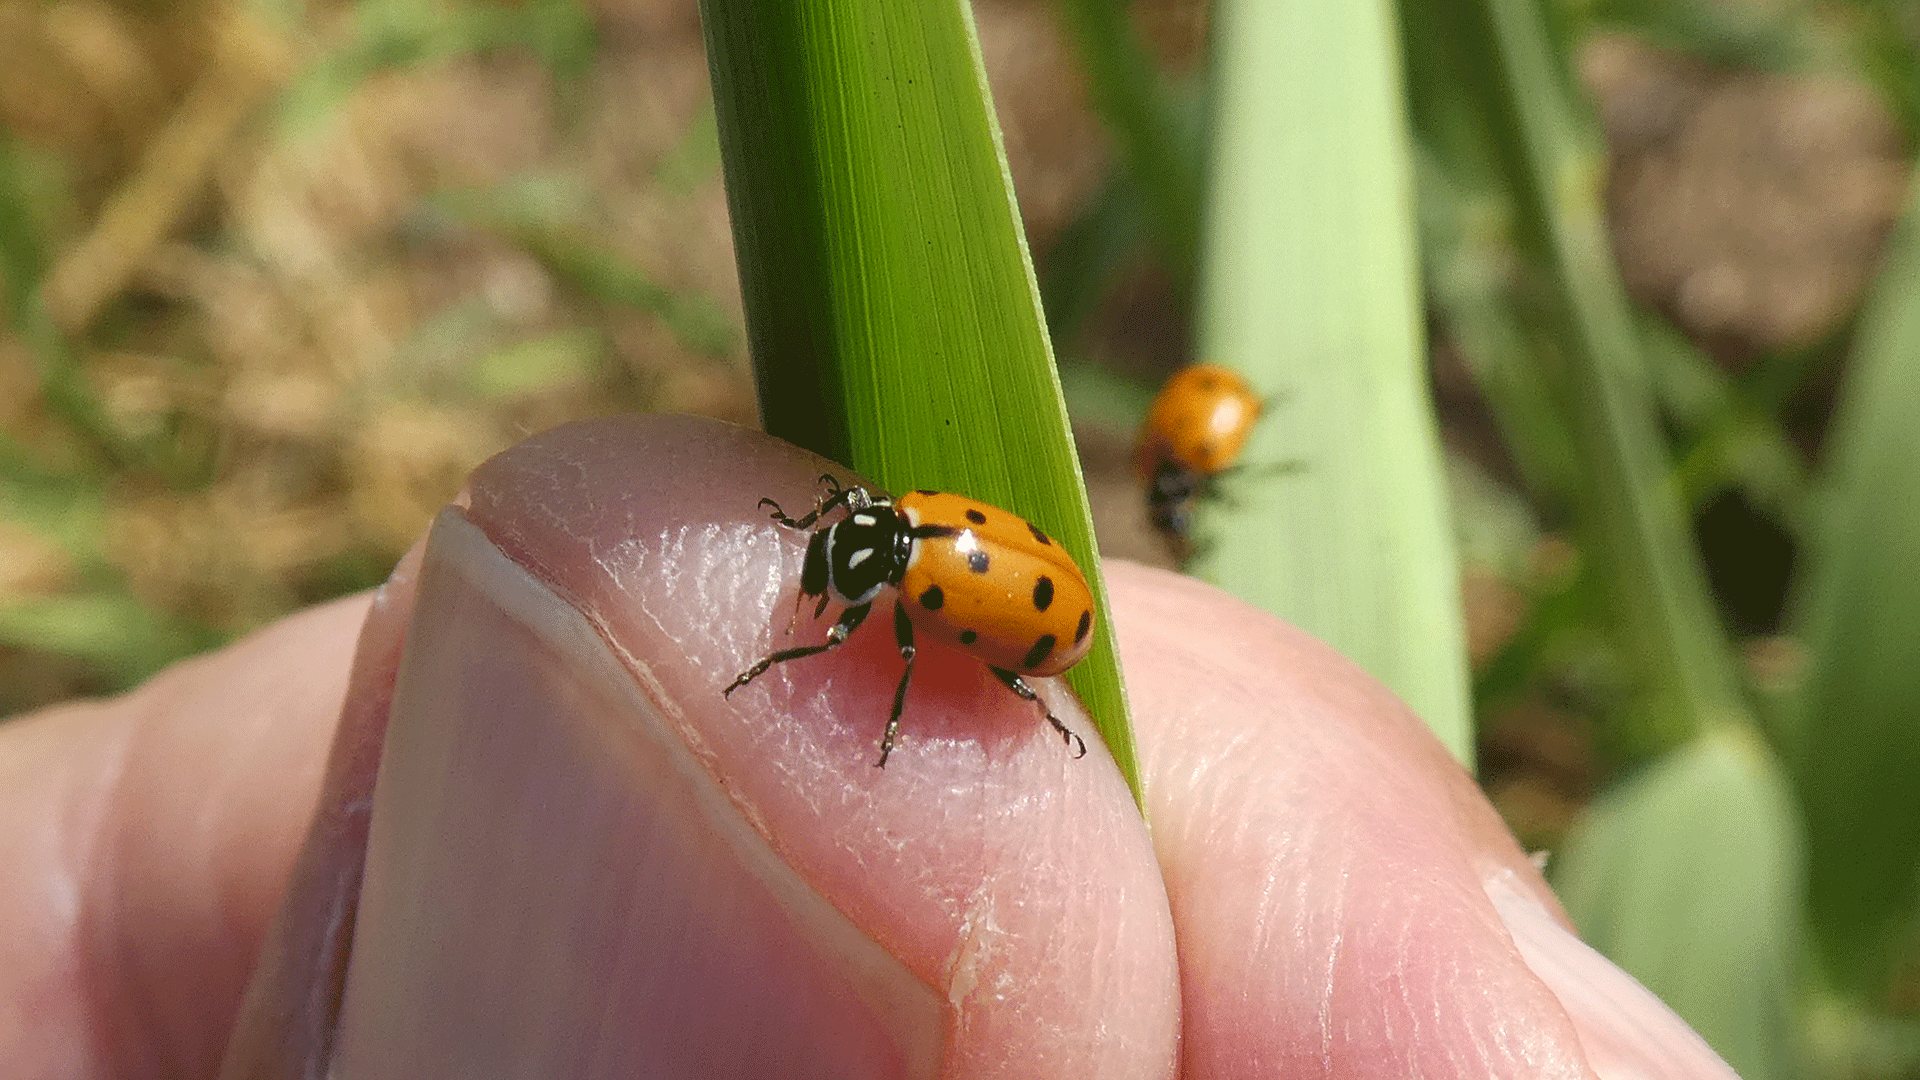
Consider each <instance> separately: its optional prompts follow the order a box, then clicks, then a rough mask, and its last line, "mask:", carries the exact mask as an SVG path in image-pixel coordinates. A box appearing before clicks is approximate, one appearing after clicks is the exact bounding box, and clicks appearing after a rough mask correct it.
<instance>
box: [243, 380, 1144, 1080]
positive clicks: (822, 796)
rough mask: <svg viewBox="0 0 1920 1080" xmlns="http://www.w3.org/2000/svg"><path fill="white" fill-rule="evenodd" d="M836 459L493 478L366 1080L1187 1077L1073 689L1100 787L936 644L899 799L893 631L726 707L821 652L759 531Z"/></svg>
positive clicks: (447, 651) (907, 742)
mask: <svg viewBox="0 0 1920 1080" xmlns="http://www.w3.org/2000/svg"><path fill="white" fill-rule="evenodd" d="M827 464H828V463H826V462H823V461H821V460H819V459H816V458H814V457H812V456H811V455H807V454H805V453H803V452H801V451H798V450H795V449H793V448H791V447H788V446H785V445H784V444H780V443H777V442H776V441H774V440H772V439H769V438H767V437H766V436H763V435H759V434H757V433H753V432H749V431H746V430H744V429H739V428H734V427H729V426H726V425H722V424H718V423H715V422H712V421H704V420H696V419H692V418H686V417H647V418H625V419H618V420H603V421H592V422H587V423H582V424H576V425H571V426H569V427H566V428H561V429H558V430H556V431H553V432H549V433H547V434H545V435H542V436H539V437H537V438H535V439H533V440H531V441H530V442H528V443H525V444H522V445H521V446H519V447H516V448H515V449H513V450H510V451H507V452H506V453H504V454H502V455H500V456H499V457H497V458H495V459H493V460H492V461H490V462H489V463H487V464H486V465H484V466H482V467H481V468H480V469H479V470H478V471H477V472H476V473H475V475H474V477H473V479H472V482H471V484H470V488H469V494H468V497H467V499H466V505H465V506H464V507H463V508H461V509H457V510H449V511H447V512H445V513H444V514H442V516H441V518H440V519H439V520H438V521H437V522H436V523H435V526H434V529H433V532H432V535H431V537H430V539H429V541H428V543H427V546H426V551H425V554H424V558H423V562H422V565H421V568H420V571H419V578H418V597H417V600H416V602H415V605H414V608H413V613H412V618H411V622H410V625H409V628H408V630H407V645H406V652H405V657H404V660H403V661H402V662H401V664H400V667H399V671H398V675H397V678H396V680H395V681H394V683H393V685H392V708H391V713H390V719H389V721H388V726H387V734H386V741H385V747H384V750H383V756H382V760H381V763H380V771H379V780H378V786H377V791H376V792H375V794H374V797H373V812H372V827H371V831H370V835H369V837H368V839H367V841H366V849H365V884H364V887H363V890H362V892H361V893H360V901H359V909H358V915H357V926H356V929H355V932H354V934H353V941H352V957H351V960H350V962H349V964H348V967H347V972H346V978H345V987H344V991H343V994H342V996H341V999H340V1005H339V1014H338V1026H337V1035H336V1036H335V1038H336V1045H335V1049H334V1051H333V1053H332V1058H331V1068H332V1071H333V1075H335V1076H338V1077H341V1078H343V1080H344V1078H355V1077H367V1076H376V1077H377V1076H407V1077H432V1076H468V1075H475V1074H489V1073H498V1072H500V1071H502V1066H503V1065H507V1066H510V1068H511V1070H512V1071H513V1072H515V1073H518V1074H531V1075H598V1074H601V1073H608V1074H627V1073H644V1074H646V1075H653V1076H670V1075H685V1076H714V1075H727V1076H757V1075H769V1076H772V1075H779V1076H792V1075H835V1076H889V1075H934V1074H936V1073H937V1074H939V1075H943V1076H952V1077H971V1076H989V1075H1028V1076H1033V1075H1039V1076H1045V1075H1060V1076H1065V1075H1098V1076H1103V1077H1106V1076H1116V1077H1126V1076H1142V1077H1146V1076H1167V1075H1169V1074H1170V1073H1171V1071H1172V1069H1173V1060H1174V1052H1175V1044H1176V1040H1175V1025H1176V1009H1177V1006H1176V998H1175V995H1176V993H1177V990H1176V977H1175V973H1174V956H1173V945H1172V932H1171V921H1170V917H1169V915H1168V912H1167V906H1166V898H1165V893H1164V890H1163V888H1162V886H1161V883H1160V879H1159V876H1158V871H1157V869H1156V867H1155V864H1154V861H1153V854H1152V850H1151V847H1150V845H1149V843H1148V840H1147V836H1146V832H1145V829H1144V827H1143V826H1142V824H1141V822H1140V820H1139V817H1138V814H1137V813H1136V812H1135V810H1134V809H1133V806H1132V804H1131V802H1130V800H1129V798H1128V796H1127V792H1126V788H1125V786H1124V784H1123V783H1122V782H1121V780H1120V778H1119V776H1118V774H1117V772H1116V770H1114V768H1113V766H1112V763H1111V761H1110V760H1109V759H1108V758H1107V757H1106V756H1105V754H1104V751H1103V750H1102V749H1101V748H1099V747H1098V746H1097V740H1095V739H1094V738H1092V737H1091V736H1092V734H1093V732H1092V727H1091V725H1090V724H1089V723H1088V722H1087V720H1086V718H1085V717H1084V716H1082V715H1080V714H1079V713H1078V712H1077V710H1072V711H1070V704H1071V703H1070V701H1069V700H1068V698H1067V696H1066V695H1064V694H1063V693H1059V692H1057V691H1054V690H1052V689H1051V688H1050V687H1047V686H1044V685H1043V686H1041V687H1039V689H1040V692H1041V693H1042V695H1043V696H1045V697H1047V699H1048V700H1049V702H1050V703H1051V704H1052V707H1053V710H1054V711H1055V712H1056V713H1059V714H1061V716H1062V717H1063V718H1064V719H1065V720H1066V721H1067V722H1068V723H1069V724H1070V725H1072V726H1074V728H1075V730H1077V731H1080V732H1083V733H1085V734H1086V735H1087V736H1088V740H1087V741H1088V743H1089V746H1090V748H1091V752H1090V753H1089V754H1088V755H1087V757H1086V758H1085V759H1083V760H1074V759H1072V758H1071V757H1070V756H1069V754H1068V753H1067V751H1066V749H1065V748H1064V747H1063V746H1062V744H1061V741H1060V739H1059V738H1058V736H1057V735H1056V734H1055V733H1054V732H1053V731H1052V730H1051V729H1049V728H1048V727H1047V726H1046V725H1045V724H1044V723H1043V722H1040V717H1039V713H1038V711H1037V710H1036V709H1035V707H1034V706H1033V705H1032V704H1031V703H1028V702H1023V701H1021V700H1019V699H1018V698H1016V697H1014V696H1013V695H1011V694H1009V693H1008V692H1007V691H1006V689H1005V687H1003V686H1001V685H1000V684H999V683H998V682H997V681H996V680H994V679H993V678H992V677H991V676H990V675H989V674H988V673H987V672H986V671H985V670H984V669H983V668H982V667H981V665H979V664H978V663H977V662H975V661H971V660H969V659H968V658H966V657H962V656H957V655H950V654H946V653H943V652H940V651H938V650H926V651H924V652H923V653H922V655H921V657H920V659H919V662H918V667H917V668H916V671H915V676H914V684H913V692H912V693H911V694H910V695H909V698H908V703H907V710H906V716H905V721H904V723H903V725H902V735H901V742H900V746H899V748H898V749H896V751H895V752H894V755H893V758H892V759H891V761H890V762H889V764H888V766H887V768H886V769H884V770H881V769H876V768H874V767H873V764H872V762H873V757H874V755H873V751H874V747H875V743H876V740H877V738H878V735H879V732H880V728H881V726H882V724H883V722H884V719H885V717H886V716H887V713H888V708H889V706H890V704H891V701H892V697H893V692H894V686H895V683H896V680H897V679H898V676H899V672H900V665H901V661H900V658H899V655H898V653H897V652H896V651H895V648H894V644H893V640H892V636H891V635H890V634H889V633H887V632H886V630H885V629H884V628H882V627H869V628H868V629H867V630H865V631H863V632H861V633H857V634H855V635H854V636H853V637H852V638H851V639H850V640H849V641H848V643H847V644H846V646H845V647H844V648H840V649H836V650H835V651H834V652H833V653H831V654H830V655H826V656H818V657H811V658H808V659H807V660H805V661H802V662H800V663H795V664H784V665H781V666H780V667H778V668H776V669H775V670H774V671H771V672H769V673H768V674H767V675H766V676H764V677H763V678H762V679H760V680H759V681H756V682H755V683H753V684H752V685H751V686H749V687H746V688H743V689H742V690H741V691H740V692H738V693H735V694H733V695H732V696H731V697H723V696H722V694H721V690H722V688H723V687H725V686H727V685H728V683H729V682H730V681H731V680H732V678H733V676H734V675H735V674H737V673H738V672H739V671H740V670H741V669H742V668H744V667H746V666H747V665H748V664H750V663H751V662H752V661H753V660H755V659H756V658H758V657H760V656H762V655H765V654H766V653H768V652H770V651H772V650H773V649H775V648H781V647H785V646H786V645H787V644H789V643H790V642H789V640H788V639H787V638H786V637H785V635H784V633H783V632H782V628H783V627H784V625H785V622H786V616H787V611H788V610H789V606H790V603H791V595H792V593H793V588H794V585H795V584H796V583H797V580H798V573H797V572H798V567H799V562H800V557H801V554H802V549H803V547H804V542H805V536H804V534H798V533H796V532H794V531H793V530H788V529H781V528H778V527H776V526H774V525H773V524H772V523H770V522H768V521H767V520H766V519H765V518H764V517H763V516H762V515H763V513H764V512H763V511H759V510H757V509H756V504H757V502H758V500H759V499H760V498H762V497H766V496H772V497H774V498H776V499H778V500H779V501H781V502H782V503H783V504H789V505H791V504H803V505H804V504H805V503H806V502H807V501H808V499H809V498H810V497H811V495H812V493H813V492H814V491H815V490H816V488H815V484H816V480H817V477H818V476H819V475H820V474H821V472H822V471H824V469H825V468H826V467H827ZM843 479H845V477H843ZM789 500H791V502H789ZM876 621H878V620H876ZM824 630H825V626H824V624H814V623H812V622H810V621H808V620H804V619H803V620H802V621H801V623H800V624H799V625H797V626H796V627H795V630H794V632H793V637H792V642H798V643H810V642H813V641H817V640H818V638H819V636H820V635H821V634H823V633H824ZM289 903H290V905H295V906H297V905H298V903H299V901H298V900H297V899H293V900H290V901H289ZM271 1014H272V1010H271V1009H265V1008H263V1009H261V1010H260V1012H259V1013H258V1014H257V1015H259V1016H268V1015H271Z"/></svg>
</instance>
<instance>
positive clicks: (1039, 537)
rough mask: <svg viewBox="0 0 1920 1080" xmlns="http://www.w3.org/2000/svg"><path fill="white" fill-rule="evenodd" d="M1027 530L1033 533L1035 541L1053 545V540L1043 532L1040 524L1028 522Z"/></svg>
mask: <svg viewBox="0 0 1920 1080" xmlns="http://www.w3.org/2000/svg"><path fill="white" fill-rule="evenodd" d="M1027 531H1028V532H1030V533H1032V534H1033V539H1034V542H1035V543H1040V544H1047V545H1052V543H1053V541H1051V540H1049V539H1047V534H1046V533H1043V532H1041V531H1040V526H1038V525H1035V524H1034V523H1033V522H1031V521H1029V522H1027Z"/></svg>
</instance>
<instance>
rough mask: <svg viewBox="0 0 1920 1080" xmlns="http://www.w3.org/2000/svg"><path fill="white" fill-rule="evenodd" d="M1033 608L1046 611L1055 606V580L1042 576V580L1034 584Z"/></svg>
mask: <svg viewBox="0 0 1920 1080" xmlns="http://www.w3.org/2000/svg"><path fill="white" fill-rule="evenodd" d="M1033 606H1034V608H1035V609H1036V610H1039V611H1045V610H1047V609H1048V608H1049V607H1052V606H1053V579H1052V578H1050V577H1047V576H1046V575H1044V574H1042V575H1041V576H1040V580H1039V581H1036V582H1034V583H1033Z"/></svg>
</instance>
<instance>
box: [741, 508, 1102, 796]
mask: <svg viewBox="0 0 1920 1080" xmlns="http://www.w3.org/2000/svg"><path fill="white" fill-rule="evenodd" d="M820 479H821V482H822V483H823V484H825V485H827V493H826V495H824V496H823V497H822V498H821V500H820V502H819V505H817V506H815V507H814V508H813V510H812V511H811V512H809V513H808V514H806V515H805V516H804V517H800V518H793V517H789V516H787V514H786V513H785V512H784V511H782V510H781V509H780V504H779V503H776V502H774V501H773V500H772V499H761V500H760V505H761V506H764V507H771V508H772V509H773V520H775V521H777V522H779V523H780V524H781V525H784V526H786V527H787V528H790V529H813V527H814V524H815V523H816V522H818V521H819V520H820V519H821V518H822V517H823V516H825V515H827V514H830V513H832V512H834V511H835V510H839V509H843V508H844V509H845V510H846V516H845V517H843V518H841V519H840V520H838V521H836V522H834V523H833V524H832V525H828V526H824V527H821V528H818V529H814V532H813V535H812V537H811V538H810V539H809V540H808V541H807V555H806V561H805V563H804V564H802V568H801V571H800V598H801V599H804V598H807V597H818V598H819V603H818V605H817V606H816V607H815V608H814V615H815V617H816V618H817V617H819V615H820V614H821V613H823V612H825V611H826V608H827V604H828V603H829V602H837V603H839V604H842V605H843V606H844V607H845V610H844V611H842V612H841V614H840V617H839V619H838V620H837V621H835V622H834V624H833V627H832V628H831V629H829V630H828V631H827V637H826V640H825V641H824V642H822V643H821V644H819V645H803V646H799V647H796V648H790V649H782V650H780V651H778V652H775V653H773V654H771V655H769V656H767V657H765V658H764V659H762V660H760V661H759V662H758V663H756V664H754V665H753V666H752V667H750V668H748V669H747V670H746V671H744V672H741V673H740V676H739V677H738V678H736V679H734V680H733V682H732V683H730V684H729V685H728V686H727V688H726V690H725V691H724V693H726V694H728V695H731V694H732V693H733V692H734V691H735V690H738V689H739V688H741V687H742V686H745V685H746V684H747V683H749V682H752V681H753V680H754V679H756V678H758V677H759V676H760V675H761V674H763V673H765V672H766V670H767V669H768V668H770V667H772V666H773V665H775V664H782V663H786V662H787V661H789V660H798V659H800V658H801V657H805V656H813V655H815V654H818V653H823V652H826V651H828V650H829V649H832V648H834V647H835V646H837V645H839V644H841V643H842V642H844V641H846V640H847V638H848V636H849V635H851V634H852V633H853V631H854V630H855V629H856V628H858V627H859V626H860V624H861V623H862V622H863V621H865V619H866V617H867V615H868V613H870V612H871V611H872V610H873V605H874V604H876V603H878V602H879V601H880V600H881V599H883V598H884V596H885V595H887V594H889V593H890V594H892V595H893V596H894V604H893V632H894V640H895V641H896V643H897V644H898V645H899V648H900V655H901V657H902V658H903V659H905V660H906V670H904V671H902V672H901V674H900V684H899V687H898V688H897V689H896V690H895V691H894V695H893V711H892V712H891V713H890V714H889V715H888V717H887V727H886V734H885V735H884V736H882V738H881V740H880V760H879V761H878V762H877V763H876V764H877V765H880V766H885V765H886V763H887V757H888V755H890V754H892V753H893V746H894V742H895V740H896V738H897V737H898V735H899V731H900V713H901V709H902V707H903V706H904V705H905V703H906V698H907V683H908V681H909V680H910V679H911V678H912V677H913V661H914V656H915V654H916V649H917V647H916V644H915V642H916V640H917V638H916V635H918V638H920V639H931V640H933V641H937V642H940V643H941V644H945V645H950V646H952V647H954V648H958V649H961V650H964V651H965V652H968V653H970V654H972V655H973V656H975V657H978V658H979V659H980V660H981V661H982V662H984V663H985V664H986V665H987V667H988V668H989V669H990V670H991V671H992V672H993V673H994V675H995V676H997V677H998V678H999V679H1000V681H1001V682H1003V683H1005V684H1006V686H1007V688H1008V689H1010V690H1012V691H1013V692H1014V693H1015V694H1017V695H1019V696H1020V697H1021V698H1024V699H1025V700H1027V701H1031V702H1034V703H1035V704H1038V705H1039V706H1040V707H1041V709H1042V711H1044V712H1045V714H1046V718H1047V722H1048V723H1050V724H1052V725H1053V728H1054V730H1055V731H1058V732H1059V733H1060V736H1061V738H1063V739H1065V740H1066V742H1067V745H1068V746H1069V747H1070V748H1072V749H1073V750H1074V756H1075V757H1080V756H1083V755H1084V754H1085V753H1086V752H1087V746H1086V742H1085V741H1084V740H1082V739H1081V738H1080V736H1078V735H1076V734H1074V733H1073V731H1072V730H1071V729H1069V728H1068V727H1067V725H1066V724H1065V723H1064V722H1062V721H1061V719H1060V718H1059V717H1057V716H1055V715H1053V712H1052V710H1050V709H1047V707H1046V703H1045V702H1042V701H1040V699H1039V697H1038V695H1036V694H1035V693H1034V691H1033V688H1032V687H1031V686H1029V685H1027V683H1026V680H1025V679H1024V678H1022V676H1024V675H1032V676H1036V677H1045V676H1049V675H1058V674H1059V673H1061V672H1063V671H1065V670H1067V669H1068V668H1070V667H1072V666H1073V665H1074V664H1077V663H1079V662H1080V660H1081V658H1083V657H1085V656H1086V654H1087V650H1088V649H1089V648H1091V647H1092V645H1093V592H1092V590H1091V589H1089V588H1088V587H1087V582H1086V579H1085V578H1084V577H1082V576H1081V574H1080V568H1079V566H1077V565H1076V564H1075V563H1074V561H1073V556H1071V555H1069V554H1067V552H1066V551H1065V550H1064V549H1062V548H1061V547H1060V546H1059V545H1057V544H1055V543H1054V542H1053V540H1052V539H1051V538H1050V537H1048V536H1047V534H1046V533H1044V532H1042V531H1040V529H1039V528H1038V527H1037V526H1035V525H1033V524H1031V523H1029V522H1028V521H1026V520H1025V519H1024V518H1020V517H1018V516H1015V515H1014V514H1011V513H1009V512H1007V511H1005V510H1001V509H999V508H997V507H993V506H989V505H987V504H985V503H982V502H977V501H975V500H973V499H969V498H966V497H965V496H962V495H953V494H947V493H943V492H936V491H915V492H912V493H910V494H907V495H904V496H901V497H900V498H899V499H890V498H887V497H885V496H876V495H874V494H872V493H871V492H869V491H867V490H866V489H865V488H863V487H860V486H858V485H854V486H851V487H845V488H843V487H841V486H840V482H839V481H838V480H837V479H835V478H834V477H833V476H831V475H828V476H823V477H821V478H820Z"/></svg>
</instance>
